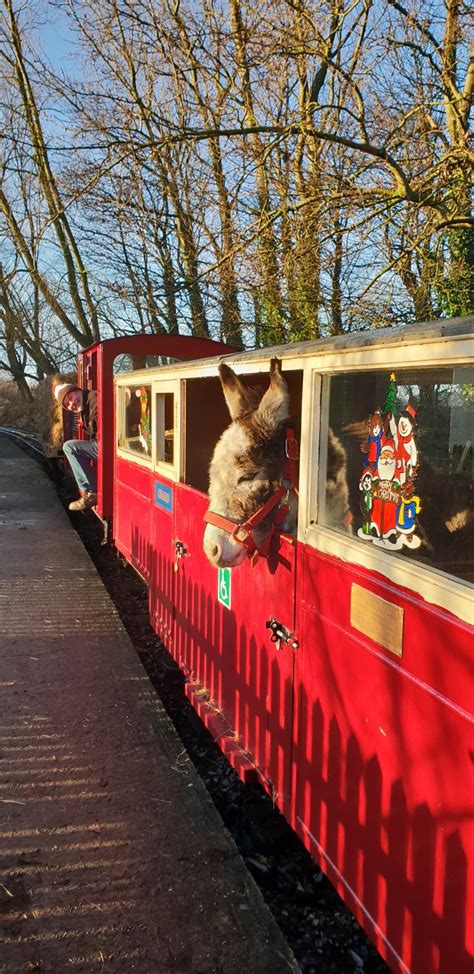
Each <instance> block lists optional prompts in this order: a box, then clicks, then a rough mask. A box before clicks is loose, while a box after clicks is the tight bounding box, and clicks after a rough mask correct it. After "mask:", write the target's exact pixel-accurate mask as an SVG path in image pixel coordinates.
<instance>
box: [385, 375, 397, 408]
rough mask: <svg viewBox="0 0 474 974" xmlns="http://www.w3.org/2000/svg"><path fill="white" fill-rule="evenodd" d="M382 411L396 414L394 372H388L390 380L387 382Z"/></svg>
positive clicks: (395, 381)
mask: <svg viewBox="0 0 474 974" xmlns="http://www.w3.org/2000/svg"><path fill="white" fill-rule="evenodd" d="M383 411H384V413H385V414H386V413H393V414H394V415H395V416H396V415H397V379H396V376H395V372H392V373H391V374H390V380H389V383H388V389H387V394H386V396H385V402H384V406H383Z"/></svg>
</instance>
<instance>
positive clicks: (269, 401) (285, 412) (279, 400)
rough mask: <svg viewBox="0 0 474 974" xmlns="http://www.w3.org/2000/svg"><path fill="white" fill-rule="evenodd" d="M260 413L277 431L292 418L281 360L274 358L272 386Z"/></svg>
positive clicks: (264, 398) (265, 396) (272, 363)
mask: <svg viewBox="0 0 474 974" xmlns="http://www.w3.org/2000/svg"><path fill="white" fill-rule="evenodd" d="M258 411H259V414H260V416H261V417H262V419H263V420H264V422H265V423H266V424H267V425H268V426H269V427H270V428H271V429H275V428H276V427H277V426H279V425H280V423H284V422H285V420H287V419H289V418H290V394H289V392H288V386H287V384H286V379H284V378H283V376H282V374H281V362H280V359H277V358H272V360H271V362H270V385H269V388H268V389H267V391H266V393H265V395H264V396H263V399H262V401H261V403H260V406H259V407H258Z"/></svg>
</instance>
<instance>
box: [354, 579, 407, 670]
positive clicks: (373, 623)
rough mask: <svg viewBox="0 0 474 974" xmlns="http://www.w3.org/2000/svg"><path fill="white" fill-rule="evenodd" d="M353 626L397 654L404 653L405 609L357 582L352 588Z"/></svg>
mask: <svg viewBox="0 0 474 974" xmlns="http://www.w3.org/2000/svg"><path fill="white" fill-rule="evenodd" d="M351 626H353V627H354V629H358V630H359V632H362V633H363V634H364V636H369V637H370V639H373V640H374V642H376V643H379V645H380V646H383V647H384V649H389V650H390V652H391V653H394V655H395V656H402V655H403V609H401V608H400V606H399V605H394V604H393V602H387V600H386V599H381V598H380V596H379V595H374V593H373V592H368V591H367V589H366V588H362V586H361V585H356V584H355V583H354V584H353V585H352V588H351Z"/></svg>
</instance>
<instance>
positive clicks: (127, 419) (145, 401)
mask: <svg viewBox="0 0 474 974" xmlns="http://www.w3.org/2000/svg"><path fill="white" fill-rule="evenodd" d="M120 395H121V400H122V401H121V407H122V408H121V417H122V420H121V423H120V424H119V437H118V445H119V447H122V448H123V449H126V450H133V452H134V453H139V454H140V455H141V456H144V457H151V386H145V385H133V386H132V385H130V386H121V387H120Z"/></svg>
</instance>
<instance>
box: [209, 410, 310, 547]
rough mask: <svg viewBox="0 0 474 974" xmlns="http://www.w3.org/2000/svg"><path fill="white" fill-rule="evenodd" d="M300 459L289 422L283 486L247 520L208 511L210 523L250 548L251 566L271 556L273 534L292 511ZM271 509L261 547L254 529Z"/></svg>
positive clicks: (296, 490)
mask: <svg viewBox="0 0 474 974" xmlns="http://www.w3.org/2000/svg"><path fill="white" fill-rule="evenodd" d="M297 461H298V442H297V440H296V437H295V430H294V427H293V426H292V425H288V426H287V428H286V435H285V464H284V468H283V475H282V477H281V480H280V486H279V487H278V488H277V490H276V491H275V492H274V493H273V494H272V495H271V497H269V498H268V500H267V501H265V504H263V505H262V507H259V509H258V511H255V514H252V516H251V517H249V518H248V520H247V521H244V522H240V521H234V520H233V519H232V518H230V517H224V516H223V515H222V514H215V513H214V511H210V510H209V511H206V513H205V515H204V521H206V522H207V523H208V524H213V525H214V526H215V527H217V528H222V529H223V530H224V531H227V532H228V533H229V534H230V536H231V537H232V538H233V539H234V541H238V542H239V544H243V545H244V546H245V547H246V548H247V552H248V554H249V555H250V559H251V562H252V565H255V564H256V562H257V561H258V559H259V557H260V556H262V557H263V558H268V552H269V549H270V544H271V540H272V537H273V534H274V532H275V531H276V530H277V528H278V527H279V526H280V524H281V523H282V522H283V521H284V519H285V517H286V515H287V514H288V511H289V510H290V505H289V500H290V491H291V490H293V491H294V492H295V495H296V496H298V465H297ZM283 498H284V500H283ZM282 501H283V503H282ZM272 511H274V512H275V513H274V518H273V521H272V524H271V527H270V531H269V533H268V534H267V536H266V537H265V539H264V541H263V542H262V544H261V546H260V548H259V547H258V545H257V542H256V541H255V538H254V537H253V533H252V532H253V531H254V529H255V528H256V527H257V525H258V524H260V523H261V521H263V520H265V518H266V517H268V515H269V514H271V512H272Z"/></svg>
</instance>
